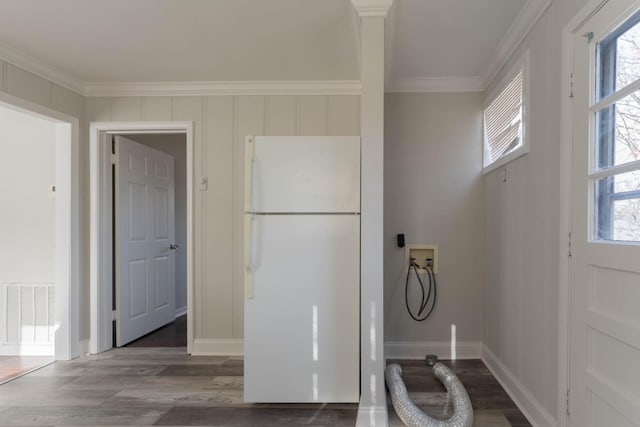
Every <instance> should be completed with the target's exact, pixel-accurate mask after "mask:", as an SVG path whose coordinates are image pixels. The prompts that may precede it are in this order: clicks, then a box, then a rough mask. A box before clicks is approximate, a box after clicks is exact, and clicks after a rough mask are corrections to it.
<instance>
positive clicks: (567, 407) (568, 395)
mask: <svg viewBox="0 0 640 427" xmlns="http://www.w3.org/2000/svg"><path fill="white" fill-rule="evenodd" d="M570 392H571V390H570V389H567V396H566V401H565V408H566V414H567V415H570V411H569V397H570Z"/></svg>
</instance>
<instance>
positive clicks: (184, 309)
mask: <svg viewBox="0 0 640 427" xmlns="http://www.w3.org/2000/svg"><path fill="white" fill-rule="evenodd" d="M185 314H187V306H186V305H185V306H184V307H181V308H176V319H177V318H178V317H180V316H184V315H185Z"/></svg>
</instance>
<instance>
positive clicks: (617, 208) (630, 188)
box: [590, 13, 640, 241]
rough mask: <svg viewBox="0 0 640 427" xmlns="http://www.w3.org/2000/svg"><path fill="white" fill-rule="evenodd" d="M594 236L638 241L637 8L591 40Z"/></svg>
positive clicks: (639, 119) (639, 109)
mask: <svg viewBox="0 0 640 427" xmlns="http://www.w3.org/2000/svg"><path fill="white" fill-rule="evenodd" d="M595 94H596V96H595V101H594V103H593V104H592V105H591V112H592V120H595V126H594V136H595V138H594V142H595V143H594V144H593V150H594V152H593V153H592V156H593V158H594V159H595V161H594V162H593V163H594V165H593V167H592V173H591V176H590V178H591V180H592V182H593V184H594V192H595V194H594V196H595V203H594V205H595V215H594V221H595V227H594V228H595V230H596V232H595V238H596V239H598V240H617V241H640V13H637V14H636V15H634V16H632V17H631V18H630V19H629V20H628V21H627V22H625V23H624V24H623V25H622V26H620V27H619V28H618V29H616V30H614V31H613V32H612V33H611V34H609V35H608V36H607V37H606V38H605V39H603V40H602V41H601V42H600V43H598V44H597V46H596V76H595Z"/></svg>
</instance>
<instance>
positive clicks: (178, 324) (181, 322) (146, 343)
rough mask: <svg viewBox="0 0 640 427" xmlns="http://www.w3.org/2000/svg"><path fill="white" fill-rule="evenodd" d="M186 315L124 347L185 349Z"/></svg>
mask: <svg viewBox="0 0 640 427" xmlns="http://www.w3.org/2000/svg"><path fill="white" fill-rule="evenodd" d="M186 346H187V315H186V314H185V315H183V316H180V317H178V318H177V319H176V320H175V321H173V322H171V323H169V324H168V325H165V326H163V327H162V328H160V329H156V330H155V331H153V332H151V333H149V334H147V335H145V336H143V337H142V338H138V339H137V340H135V341H133V342H130V343H129V344H127V345H126V347H186Z"/></svg>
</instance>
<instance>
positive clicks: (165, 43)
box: [0, 0, 539, 83]
mask: <svg viewBox="0 0 640 427" xmlns="http://www.w3.org/2000/svg"><path fill="white" fill-rule="evenodd" d="M536 1H539V0H396V3H395V5H394V7H393V9H392V12H391V14H390V16H389V24H388V31H387V48H388V49H390V55H388V58H387V59H388V61H390V62H389V63H388V64H387V71H388V72H389V73H390V80H391V81H392V82H393V81H401V80H403V79H407V78H423V79H424V78H442V77H464V78H469V77H475V78H478V77H480V76H482V75H483V73H485V72H486V70H487V68H488V67H489V66H490V61H491V60H492V58H493V57H494V56H495V53H496V51H497V50H498V48H499V46H500V43H501V41H502V40H503V39H504V38H505V36H506V35H507V34H508V32H509V30H510V28H511V27H512V24H513V23H514V21H515V20H516V18H517V17H518V14H519V13H520V12H521V10H523V7H524V6H525V5H526V4H527V2H536ZM0 10H1V11H2V13H0V56H1V57H5V59H7V60H9V62H11V58H12V57H21V58H28V61H27V62H29V63H36V62H39V63H41V64H46V67H48V69H52V70H56V72H58V73H59V74H63V75H65V76H69V78H70V79H73V80H74V81H78V82H82V83H122V82H205V81H206V82H213V81H323V80H335V81H350V80H359V63H358V46H357V43H358V37H357V32H358V28H357V26H358V25H357V19H356V18H355V13H354V10H353V6H352V4H351V0H188V1H185V0H55V1H51V0H0ZM16 52H19V55H16ZM9 53H11V55H9ZM17 65H20V64H17ZM46 67H42V68H43V69H44V68H46Z"/></svg>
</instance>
